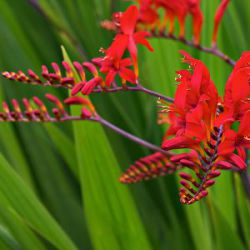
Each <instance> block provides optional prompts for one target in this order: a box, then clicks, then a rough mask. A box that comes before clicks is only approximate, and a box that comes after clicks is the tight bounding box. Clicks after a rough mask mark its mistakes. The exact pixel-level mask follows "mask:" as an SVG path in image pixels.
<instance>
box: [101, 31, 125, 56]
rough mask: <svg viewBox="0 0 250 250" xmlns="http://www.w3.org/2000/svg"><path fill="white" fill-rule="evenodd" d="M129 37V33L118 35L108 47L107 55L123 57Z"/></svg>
mask: <svg viewBox="0 0 250 250" xmlns="http://www.w3.org/2000/svg"><path fill="white" fill-rule="evenodd" d="M128 39H129V37H128V36H127V35H122V34H118V35H116V37H115V40H114V41H113V43H112V44H111V46H110V47H109V48H108V49H107V51H106V55H107V56H110V57H111V58H118V59H121V58H122V56H123V54H124V52H125V49H126V48H127V47H128Z"/></svg>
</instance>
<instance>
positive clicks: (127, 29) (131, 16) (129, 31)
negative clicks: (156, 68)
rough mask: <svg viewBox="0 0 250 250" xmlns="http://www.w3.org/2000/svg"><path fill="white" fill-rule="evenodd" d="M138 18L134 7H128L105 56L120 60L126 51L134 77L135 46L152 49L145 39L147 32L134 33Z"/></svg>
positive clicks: (135, 67)
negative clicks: (129, 57) (130, 59)
mask: <svg viewBox="0 0 250 250" xmlns="http://www.w3.org/2000/svg"><path fill="white" fill-rule="evenodd" d="M138 18H139V11H138V9H137V7H136V6H130V7H129V8H128V9H127V10H126V11H125V12H124V13H123V14H122V16H121V18H120V31H121V33H120V34H117V35H116V37H115V40H114V42H113V43H112V44H111V46H110V47H109V48H108V49H107V51H106V52H107V55H108V56H109V57H111V58H118V59H120V58H122V56H123V54H124V52H125V50H126V49H128V50H129V53H130V55H131V58H132V61H133V64H134V69H135V74H136V77H137V76H138V62H137V47H136V44H142V45H144V46H146V47H147V48H148V49H149V50H150V51H153V48H152V47H151V45H150V44H149V42H148V41H147V40H146V39H145V37H146V36H148V32H145V31H140V32H135V28H136V24H137V21H138Z"/></svg>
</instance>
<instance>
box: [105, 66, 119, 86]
mask: <svg viewBox="0 0 250 250" xmlns="http://www.w3.org/2000/svg"><path fill="white" fill-rule="evenodd" d="M116 74H117V72H116V71H115V70H112V69H111V70H110V71H109V73H108V74H107V76H106V79H105V83H106V85H107V86H108V87H110V85H111V83H112V82H113V81H114V79H115V76H116Z"/></svg>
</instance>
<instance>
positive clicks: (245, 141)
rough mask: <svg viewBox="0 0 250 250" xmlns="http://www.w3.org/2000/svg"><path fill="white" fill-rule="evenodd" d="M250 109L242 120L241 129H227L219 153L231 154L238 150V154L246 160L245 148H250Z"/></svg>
mask: <svg viewBox="0 0 250 250" xmlns="http://www.w3.org/2000/svg"><path fill="white" fill-rule="evenodd" d="M249 124H250V110H249V111H247V112H246V113H245V115H244V116H243V118H242V120H241V121H240V126H239V131H238V132H235V131H234V130H231V129H228V130H226V131H225V133H224V136H223V139H222V143H221V144H220V146H219V155H229V154H232V153H233V152H234V151H235V150H237V152H238V155H239V156H240V157H241V158H242V159H243V160H245V159H246V153H245V150H244V149H245V148H250V126H249Z"/></svg>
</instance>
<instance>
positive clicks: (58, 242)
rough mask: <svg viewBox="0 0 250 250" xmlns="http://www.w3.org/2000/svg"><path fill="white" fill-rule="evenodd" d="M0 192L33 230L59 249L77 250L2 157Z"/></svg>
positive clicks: (0, 160) (0, 159) (0, 163)
mask: <svg viewBox="0 0 250 250" xmlns="http://www.w3.org/2000/svg"><path fill="white" fill-rule="evenodd" d="M0 172H1V175H0V192H1V193H2V195H3V196H4V197H5V198H6V200H8V202H9V203H10V205H11V206H12V207H13V209H15V211H16V213H17V214H18V215H19V216H20V218H22V219H23V220H24V221H25V222H26V223H27V224H28V225H29V226H30V227H31V228H33V229H34V230H36V231H37V232H38V233H40V234H41V235H42V236H43V237H44V238H45V239H47V240H48V241H50V242H51V243H52V244H53V245H54V246H56V247H57V248H59V249H65V250H66V249H67V250H70V249H72V250H73V249H76V247H75V245H74V243H72V241H71V240H70V239H69V238H68V236H67V235H66V234H65V233H64V232H63V230H62V229H61V227H60V226H59V225H58V224H57V222H56V221H55V220H54V219H53V218H52V217H51V215H50V214H49V213H48V212H47V210H46V209H45V208H44V206H43V205H42V204H41V203H40V202H39V200H38V199H37V198H36V196H35V195H34V193H33V192H32V191H31V190H30V188H29V187H28V186H27V185H26V184H25V183H24V182H23V181H22V179H21V178H20V177H19V176H18V175H17V174H16V173H15V172H14V170H12V168H11V167H10V165H9V164H8V162H7V161H6V160H5V159H4V158H3V156H0Z"/></svg>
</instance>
